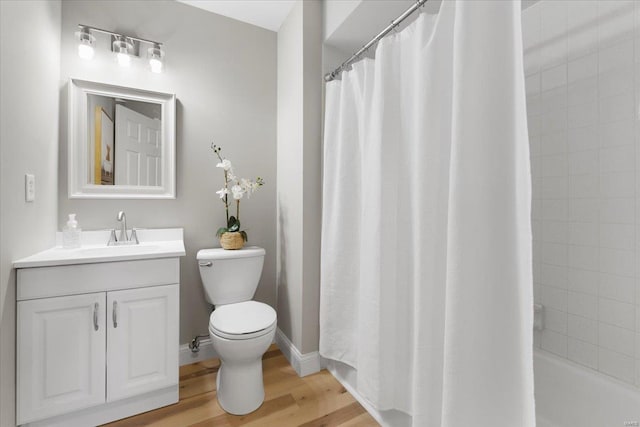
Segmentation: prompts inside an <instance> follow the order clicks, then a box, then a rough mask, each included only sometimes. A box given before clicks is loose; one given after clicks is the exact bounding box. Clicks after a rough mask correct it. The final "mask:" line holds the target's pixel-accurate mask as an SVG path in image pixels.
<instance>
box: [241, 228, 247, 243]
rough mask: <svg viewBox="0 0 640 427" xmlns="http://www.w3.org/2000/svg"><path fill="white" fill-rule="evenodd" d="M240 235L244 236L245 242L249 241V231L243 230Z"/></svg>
mask: <svg viewBox="0 0 640 427" xmlns="http://www.w3.org/2000/svg"><path fill="white" fill-rule="evenodd" d="M240 235H241V236H242V240H244V241H245V242H247V241H249V238H248V237H247V232H246V231H244V230H243V231H241V232H240Z"/></svg>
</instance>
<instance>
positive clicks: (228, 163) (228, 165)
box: [216, 159, 231, 171]
mask: <svg viewBox="0 0 640 427" xmlns="http://www.w3.org/2000/svg"><path fill="white" fill-rule="evenodd" d="M216 167H217V168H222V169H224V170H226V171H229V170H231V161H230V160H227V159H224V160H223V161H221V162H220V163H218V164H217V165H216Z"/></svg>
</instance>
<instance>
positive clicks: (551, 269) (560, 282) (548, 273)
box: [540, 264, 568, 289]
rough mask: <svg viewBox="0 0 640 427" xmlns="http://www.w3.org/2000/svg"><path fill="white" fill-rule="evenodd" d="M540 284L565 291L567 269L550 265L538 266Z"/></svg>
mask: <svg viewBox="0 0 640 427" xmlns="http://www.w3.org/2000/svg"><path fill="white" fill-rule="evenodd" d="M540 271H541V273H540V283H542V284H543V285H546V286H553V287H554V288H560V289H567V277H568V270H567V267H560V266H557V265H551V264H541V265H540Z"/></svg>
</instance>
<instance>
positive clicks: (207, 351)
mask: <svg viewBox="0 0 640 427" xmlns="http://www.w3.org/2000/svg"><path fill="white" fill-rule="evenodd" d="M217 358H218V355H217V354H216V352H215V350H214V349H213V344H212V343H211V338H206V339H203V340H200V350H199V351H198V352H197V353H193V352H192V351H191V349H190V348H189V344H182V345H181V346H180V359H179V360H180V366H182V365H188V364H190V363H196V362H201V361H203V360H207V359H217Z"/></svg>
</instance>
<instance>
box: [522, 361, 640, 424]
mask: <svg viewBox="0 0 640 427" xmlns="http://www.w3.org/2000/svg"><path fill="white" fill-rule="evenodd" d="M533 364H534V372H535V387H536V389H535V395H536V418H537V427H570V426H571V427H573V426H580V427H625V426H626V427H633V426H640V389H638V388H636V387H634V386H631V385H629V384H625V383H622V382H620V381H617V380H615V379H614V378H611V377H608V376H606V375H603V374H601V373H599V372H595V371H591V370H589V369H587V368H585V367H582V366H580V365H577V364H575V363H573V362H571V361H568V360H566V359H562V358H559V357H556V356H554V355H551V354H549V353H546V352H543V351H541V350H538V349H536V350H535V351H534V355H533Z"/></svg>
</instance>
